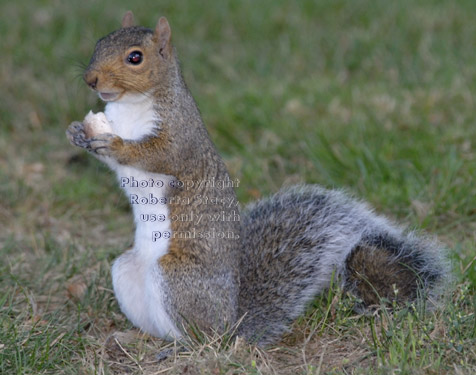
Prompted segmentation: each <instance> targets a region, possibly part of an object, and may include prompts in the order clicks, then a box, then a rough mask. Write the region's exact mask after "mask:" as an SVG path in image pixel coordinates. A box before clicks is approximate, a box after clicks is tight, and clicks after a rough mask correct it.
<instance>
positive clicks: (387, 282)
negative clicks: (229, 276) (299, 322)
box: [239, 186, 447, 345]
mask: <svg viewBox="0 0 476 375" xmlns="http://www.w3.org/2000/svg"><path fill="white" fill-rule="evenodd" d="M242 223H243V235H244V238H245V242H246V243H245V248H244V252H243V255H242V264H241V268H240V271H241V287H240V301H239V308H240V311H239V312H240V314H241V315H244V319H243V322H242V323H241V325H240V327H239V334H240V335H242V336H244V337H245V338H247V339H248V340H250V341H255V342H257V343H258V344H260V345H265V344H269V343H271V342H273V341H275V340H276V339H278V338H279V337H280V336H281V335H282V334H283V333H284V332H285V331H286V330H287V329H288V327H289V324H290V323H291V322H292V321H293V320H294V319H296V318H297V317H298V316H299V315H301V314H302V313H303V311H304V309H305V307H306V305H307V304H308V303H309V302H310V301H311V300H312V299H313V298H314V297H315V296H316V295H317V294H319V293H320V292H322V291H324V290H325V289H327V288H328V287H329V284H330V282H331V279H332V277H333V275H337V276H338V277H339V279H340V280H341V282H342V286H343V288H344V289H346V290H349V291H351V292H353V293H354V294H355V295H357V297H359V298H360V299H362V301H363V305H364V307H368V306H370V305H374V304H380V303H381V301H382V300H383V301H385V300H397V302H404V301H413V300H415V299H417V298H418V297H419V296H423V295H424V296H428V295H434V294H435V293H436V290H437V289H438V287H439V286H440V285H441V284H442V281H443V280H444V277H445V275H446V273H447V267H446V263H445V261H444V257H443V253H442V251H441V248H440V247H439V245H438V244H436V243H435V242H433V241H430V240H428V239H425V238H422V237H418V236H416V235H414V234H413V233H410V232H405V231H403V230H402V229H400V228H398V227H396V226H394V225H392V224H391V223H390V222H389V221H388V220H386V219H385V218H382V217H380V216H377V215H375V214H374V213H373V212H372V211H371V210H370V209H369V208H368V207H367V206H366V205H365V204H363V203H361V202H358V201H355V200H353V199H351V198H349V197H348V196H347V195H345V194H344V193H342V192H339V191H332V190H331V191H330V190H325V189H322V188H320V187H318V186H304V187H294V188H291V189H287V190H284V191H281V192H279V193H277V194H276V195H274V196H272V197H270V198H267V199H264V200H261V201H259V202H256V203H254V204H252V205H250V206H248V207H247V208H246V209H245V210H244V212H243V214H242Z"/></svg>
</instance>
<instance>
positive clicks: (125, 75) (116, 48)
mask: <svg viewBox="0 0 476 375" xmlns="http://www.w3.org/2000/svg"><path fill="white" fill-rule="evenodd" d="M133 25H134V16H133V14H132V12H131V11H128V12H127V13H126V14H125V15H124V17H123V19H122V27H121V28H120V29H119V30H116V31H114V32H112V33H111V34H109V35H107V36H106V37H104V38H102V39H100V40H99V41H98V42H97V44H96V48H95V50H94V54H93V56H92V58H91V61H90V62H89V65H88V67H87V69H86V71H85V73H84V76H83V78H84V80H85V82H86V83H87V84H88V86H89V87H91V88H92V89H93V90H95V91H96V92H98V94H99V96H100V98H101V99H103V100H105V101H115V100H119V99H121V98H122V97H123V96H124V95H125V94H126V93H142V94H145V95H150V93H151V91H152V90H153V89H156V88H157V86H158V85H160V84H162V85H166V84H167V82H165V81H164V80H166V75H165V74H161V73H163V72H164V71H166V70H167V69H168V67H169V66H170V65H171V64H173V63H174V61H173V60H174V59H173V48H172V44H171V35H172V33H171V30H170V26H169V23H168V22H167V19H166V18H164V17H161V18H160V19H159V21H158V22H157V26H156V28H155V30H154V31H152V30H151V29H148V28H145V27H140V26H133Z"/></svg>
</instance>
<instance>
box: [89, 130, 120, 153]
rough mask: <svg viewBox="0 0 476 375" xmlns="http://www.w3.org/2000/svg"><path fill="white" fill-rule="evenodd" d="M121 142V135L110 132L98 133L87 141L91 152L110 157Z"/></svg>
mask: <svg viewBox="0 0 476 375" xmlns="http://www.w3.org/2000/svg"><path fill="white" fill-rule="evenodd" d="M122 143H123V140H122V138H121V137H119V136H117V135H115V134H111V133H103V134H98V135H97V136H95V137H94V138H92V139H91V140H90V141H89V145H90V147H91V151H92V152H94V153H95V154H98V155H102V156H112V157H114V156H115V152H116V151H118V149H119V147H120V146H121V145H122Z"/></svg>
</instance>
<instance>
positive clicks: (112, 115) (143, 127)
mask: <svg viewBox="0 0 476 375" xmlns="http://www.w3.org/2000/svg"><path fill="white" fill-rule="evenodd" d="M104 114H105V115H106V118H107V119H108V120H109V122H110V123H111V127H112V130H113V131H114V134H117V135H118V136H120V137H121V138H123V139H129V140H139V139H141V138H143V137H144V136H147V135H149V134H153V132H154V131H155V130H156V129H157V124H158V123H159V122H160V116H159V114H158V113H157V112H156V111H155V110H154V103H153V101H152V100H150V99H147V98H146V99H140V100H139V99H137V100H134V99H131V100H129V101H125V102H122V101H121V102H112V103H108V104H107V105H106V108H105V110H104Z"/></svg>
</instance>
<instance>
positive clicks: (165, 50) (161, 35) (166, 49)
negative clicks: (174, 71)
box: [155, 17, 172, 58]
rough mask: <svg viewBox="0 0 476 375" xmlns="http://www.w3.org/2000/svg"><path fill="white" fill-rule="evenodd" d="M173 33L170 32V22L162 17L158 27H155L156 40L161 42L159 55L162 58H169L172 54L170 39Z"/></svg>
mask: <svg viewBox="0 0 476 375" xmlns="http://www.w3.org/2000/svg"><path fill="white" fill-rule="evenodd" d="M171 36H172V31H171V30H170V26H169V22H168V21H167V18H165V17H160V18H159V22H157V26H156V27H155V38H156V39H157V41H158V42H159V48H160V49H159V53H160V55H161V56H162V57H164V58H167V57H169V56H170V54H171V52H172V47H171V45H170V38H171Z"/></svg>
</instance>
